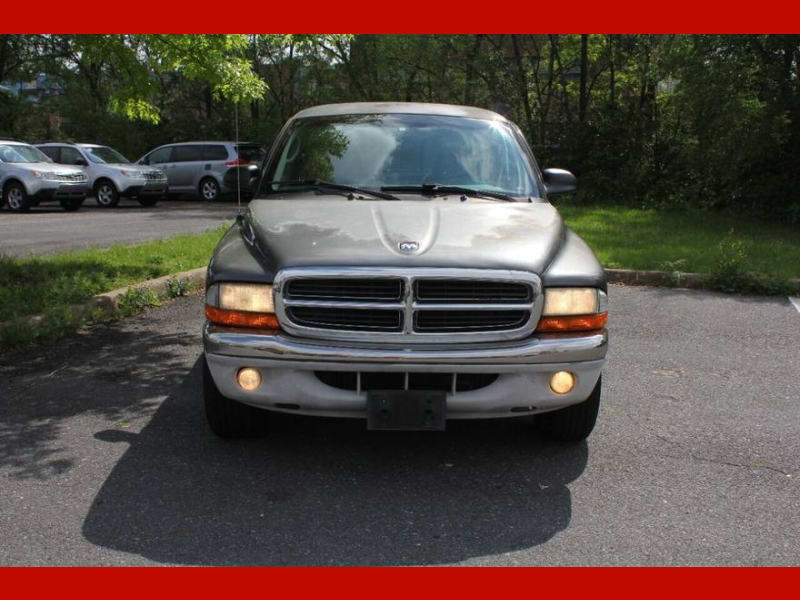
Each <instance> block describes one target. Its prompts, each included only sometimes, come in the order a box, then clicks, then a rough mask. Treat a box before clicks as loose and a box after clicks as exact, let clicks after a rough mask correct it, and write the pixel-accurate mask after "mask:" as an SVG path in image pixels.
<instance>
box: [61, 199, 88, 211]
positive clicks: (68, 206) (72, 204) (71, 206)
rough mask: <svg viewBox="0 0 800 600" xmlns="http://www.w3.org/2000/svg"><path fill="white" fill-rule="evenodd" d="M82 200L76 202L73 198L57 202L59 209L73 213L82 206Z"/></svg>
mask: <svg viewBox="0 0 800 600" xmlns="http://www.w3.org/2000/svg"><path fill="white" fill-rule="evenodd" d="M83 201H84V198H81V199H80V200H76V199H75V198H62V199H61V200H59V204H61V208H63V209H64V210H65V211H67V212H75V211H76V210H78V209H79V208H80V207H81V206H82V205H83Z"/></svg>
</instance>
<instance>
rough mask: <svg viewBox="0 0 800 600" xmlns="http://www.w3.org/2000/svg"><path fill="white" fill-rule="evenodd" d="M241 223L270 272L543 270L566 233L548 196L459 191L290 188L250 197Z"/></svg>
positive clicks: (537, 271)
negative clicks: (362, 192)
mask: <svg viewBox="0 0 800 600" xmlns="http://www.w3.org/2000/svg"><path fill="white" fill-rule="evenodd" d="M246 223H248V224H249V227H245V235H247V236H248V237H252V240H251V241H252V243H253V244H254V245H255V246H256V247H257V248H258V249H259V250H260V253H261V254H262V255H263V257H264V259H265V261H266V262H267V263H268V264H267V265H265V266H267V267H268V268H269V269H270V270H275V271H277V270H278V269H282V268H285V267H299V266H387V267H471V268H484V269H514V270H522V271H528V272H532V273H541V272H542V271H543V270H544V269H545V268H546V267H547V265H548V264H549V263H550V261H551V260H552V258H553V256H554V255H555V253H556V252H557V251H558V248H559V247H560V245H561V244H562V243H563V241H564V239H565V227H564V224H563V222H562V220H561V217H560V216H559V214H558V212H557V211H556V210H555V209H554V208H553V207H552V206H551V205H550V204H549V203H546V202H541V201H539V202H531V203H528V202H516V203H507V202H495V201H490V200H483V199H474V198H470V199H469V200H466V201H464V202H462V201H460V200H459V198H458V197H457V196H451V197H439V198H433V199H431V198H419V199H417V200H400V201H390V200H389V201H387V200H375V201H373V200H347V199H345V198H343V197H341V196H311V197H307V196H300V195H293V196H291V198H281V199H269V200H253V201H252V202H251V203H250V205H249V210H248V214H247V216H246ZM247 230H250V231H247ZM408 242H410V243H411V244H407V243H408ZM401 245H402V246H403V248H404V249H401ZM415 245H416V247H414V246H415ZM409 246H411V248H409Z"/></svg>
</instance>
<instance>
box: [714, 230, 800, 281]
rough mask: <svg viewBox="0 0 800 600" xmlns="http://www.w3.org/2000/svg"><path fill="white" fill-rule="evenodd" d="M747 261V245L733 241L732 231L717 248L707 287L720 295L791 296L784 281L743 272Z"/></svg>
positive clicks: (775, 277)
mask: <svg viewBox="0 0 800 600" xmlns="http://www.w3.org/2000/svg"><path fill="white" fill-rule="evenodd" d="M747 261H748V249H747V245H746V244H745V243H744V242H743V241H742V240H740V239H737V238H736V237H734V233H733V229H731V230H730V231H729V232H728V235H727V236H726V237H725V238H724V239H723V240H722V241H721V242H720V243H719V245H718V246H717V258H716V263H715V265H714V268H713V270H712V271H711V273H710V277H709V284H710V285H711V287H712V289H715V290H719V291H721V292H728V293H731V292H738V293H742V294H765V295H782V294H791V293H792V292H793V291H796V290H794V286H792V285H791V283H790V282H789V280H788V279H786V278H783V277H778V276H775V275H765V274H761V273H752V272H750V271H747V270H745V265H746V264H747Z"/></svg>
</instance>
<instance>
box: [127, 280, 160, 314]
mask: <svg viewBox="0 0 800 600" xmlns="http://www.w3.org/2000/svg"><path fill="white" fill-rule="evenodd" d="M159 304H161V302H160V301H159V299H158V294H156V293H155V292H154V291H153V290H152V289H150V288H147V287H131V288H128V290H127V291H126V292H125V293H124V294H123V295H122V296H121V297H120V299H119V302H118V303H117V315H118V316H120V317H127V316H129V315H133V314H136V313H138V312H141V311H142V310H144V309H145V308H150V307H152V306H158V305H159Z"/></svg>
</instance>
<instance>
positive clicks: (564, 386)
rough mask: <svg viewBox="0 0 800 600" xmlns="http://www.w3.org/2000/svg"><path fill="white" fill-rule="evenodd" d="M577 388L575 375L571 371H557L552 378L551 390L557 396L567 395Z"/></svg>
mask: <svg viewBox="0 0 800 600" xmlns="http://www.w3.org/2000/svg"><path fill="white" fill-rule="evenodd" d="M574 387H575V375H573V374H572V373H570V372H569V371H557V372H555V373H553V374H552V375H551V376H550V389H551V390H553V391H554V392H555V393H556V394H567V393H569V392H571V391H572V388H574Z"/></svg>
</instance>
